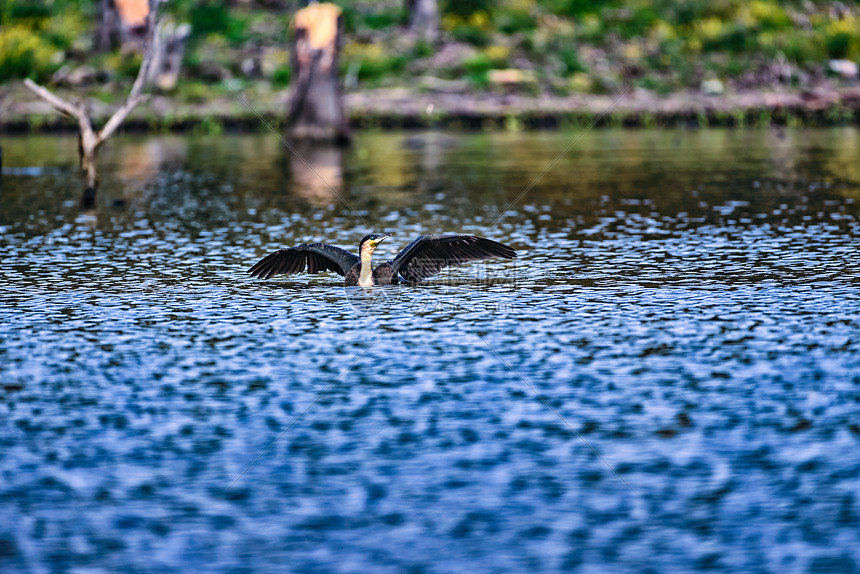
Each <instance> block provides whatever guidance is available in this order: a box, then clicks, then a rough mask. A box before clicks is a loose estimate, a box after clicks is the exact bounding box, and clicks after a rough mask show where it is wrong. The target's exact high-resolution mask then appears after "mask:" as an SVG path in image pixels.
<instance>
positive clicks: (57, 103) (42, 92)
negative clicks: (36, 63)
mask: <svg viewBox="0 0 860 574" xmlns="http://www.w3.org/2000/svg"><path fill="white" fill-rule="evenodd" d="M24 85H25V86H27V87H28V88H29V89H30V91H31V92H33V93H34V94H36V95H37V96H39V97H40V98H42V99H43V100H45V101H46V102H48V103H49V104H51V105H52V106H54V107H55V108H57V109H58V110H59V111H61V112H62V113H64V114H66V115H69V116H72V117H73V118H78V119H80V117H81V116H82V115H83V114H84V113H85V111H84V110H83V108H82V107H81V106H79V105H78V106H76V105H75V104H72V103H71V102H67V101H66V100H64V99H63V98H61V97H59V96H55V95H54V94H53V93H51V92H50V91H49V90H48V89H47V88H43V87H42V86H40V85H39V84H37V83H36V82H34V81H33V80H31V79H30V78H26V79H25V80H24Z"/></svg>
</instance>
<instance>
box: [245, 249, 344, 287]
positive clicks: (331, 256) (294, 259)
mask: <svg viewBox="0 0 860 574" xmlns="http://www.w3.org/2000/svg"><path fill="white" fill-rule="evenodd" d="M358 262H359V257H358V255H353V254H352V253H350V252H349V251H347V250H345V249H341V248H340V247H335V246H334V245H329V244H327V243H302V244H301V245H296V246H295V247H290V248H289V249H279V250H278V251H275V252H274V253H270V254H268V255H266V256H265V257H263V258H262V259H260V260H259V261H258V262H257V264H256V265H254V266H253V267H251V268H250V269H249V270H248V273H250V274H251V276H252V277H259V278H260V279H268V278H269V277H272V276H273V275H280V274H282V273H283V274H284V275H293V274H295V273H301V272H303V271H307V272H308V273H319V272H320V271H334V272H335V273H337V274H338V275H346V272H347V271H349V270H350V268H351V267H352V266H353V265H355V264H356V263H358Z"/></svg>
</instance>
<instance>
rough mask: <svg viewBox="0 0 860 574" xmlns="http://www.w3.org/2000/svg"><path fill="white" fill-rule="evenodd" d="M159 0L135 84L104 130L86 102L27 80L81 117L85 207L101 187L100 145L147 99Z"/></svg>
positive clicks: (153, 2)
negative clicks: (95, 123)
mask: <svg viewBox="0 0 860 574" xmlns="http://www.w3.org/2000/svg"><path fill="white" fill-rule="evenodd" d="M159 2H160V0H149V13H148V15H147V17H146V24H147V33H146V39H145V42H144V50H143V59H142V61H141V64H140V70H139V71H138V72H137V78H136V79H135V80H134V85H132V87H131V91H130V92H129V94H128V97H127V98H126V100H125V103H123V105H121V106H120V107H119V109H118V110H117V111H115V112H114V114H113V115H112V116H111V117H110V119H108V121H107V122H106V123H105V125H104V127H102V129H101V130H99V131H96V130H95V129H94V128H93V123H92V120H91V119H90V113H89V110H88V109H87V106H86V104H85V103H84V102H81V101H74V102H69V101H67V100H64V99H63V98H60V97H59V96H56V95H54V94H53V93H51V92H50V91H49V90H48V89H47V88H44V87H42V86H40V85H39V84H37V83H36V82H34V81H32V80H30V79H29V78H28V79H26V80H24V85H25V86H27V87H28V88H29V89H30V90H31V91H32V92H33V93H35V94H36V95H37V96H39V97H40V98H42V99H43V100H45V101H46V102H48V103H49V104H51V105H52V106H54V107H55V108H56V109H57V110H58V111H59V112H60V113H62V114H64V115H67V116H69V117H72V118H75V119H76V120H77V121H78V129H79V130H80V133H79V134H78V154H79V156H80V165H81V172H82V175H83V179H84V191H83V195H82V198H81V204H82V205H83V206H84V207H92V206H93V205H94V204H95V198H96V190H97V189H98V174H97V172H96V154H97V152H98V149H99V147H100V146H101V145H102V144H103V143H104V142H105V140H107V139H108V138H109V137H110V136H111V135H113V133H114V132H115V131H116V130H117V128H118V127H119V126H120V125H122V123H123V122H124V121H125V119H126V118H127V117H128V115H129V114H130V113H131V112H132V110H134V108H135V107H137V105H138V104H140V103H141V102H142V101H144V100H145V99H146V95H144V94H143V89H144V87H145V85H146V82H147V78H148V76H149V67H150V64H151V62H152V51H153V50H152V47H153V36H154V34H155V31H156V29H157V20H156V18H157V11H158V3H159Z"/></svg>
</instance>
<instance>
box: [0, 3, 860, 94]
mask: <svg viewBox="0 0 860 574" xmlns="http://www.w3.org/2000/svg"><path fill="white" fill-rule="evenodd" d="M334 2H335V3H336V4H338V5H340V6H341V7H342V8H343V18H344V31H345V38H344V46H343V51H342V55H341V61H340V65H341V68H342V72H343V73H344V75H346V76H347V77H348V78H350V81H348V84H347V85H348V88H349V89H355V88H359V89H360V88H368V87H377V86H408V87H411V86H414V85H416V84H417V83H418V82H417V80H418V79H419V78H422V77H427V76H432V77H436V78H440V79H442V80H467V85H469V86H471V87H472V89H484V88H491V87H492V85H491V84H492V81H491V78H494V77H497V78H500V77H506V76H503V75H502V74H496V75H495V76H494V75H493V74H492V71H493V70H503V69H508V68H516V69H518V70H520V71H521V72H523V77H528V78H533V79H534V80H532V81H536V82H537V85H538V87H539V91H540V92H547V93H556V94H566V93H573V92H589V93H612V92H615V91H617V90H618V89H619V88H620V87H621V86H623V85H629V84H631V83H632V84H633V85H636V86H638V87H640V88H644V89H647V90H651V91H653V92H655V93H657V94H668V93H671V92H674V91H678V90H686V89H700V88H701V87H702V85H703V82H705V81H708V80H719V81H720V82H721V83H722V85H725V86H728V87H729V88H731V87H735V88H738V89H745V88H757V87H763V86H767V85H769V84H776V83H783V84H786V83H787V84H790V85H794V86H799V87H803V86H804V85H805V82H809V81H812V80H811V78H821V77H822V76H823V75H825V74H827V73H828V65H827V62H828V60H829V59H848V60H852V61H854V62H857V61H858V60H860V11H859V10H858V7H857V5H856V3H855V2H842V3H839V2H824V1H813V2H810V1H805V2H804V1H801V0H791V1H777V0H753V1H751V2H749V1H745V0H652V1H647V0H603V1H588V0H462V1H460V0H440V2H439V6H440V12H441V21H440V38H439V41H438V43H437V44H435V45H431V44H428V43H426V42H424V41H419V40H417V39H415V38H411V37H410V36H408V35H407V34H404V31H405V29H406V27H408V23H409V13H408V11H407V8H406V2H405V0H377V1H364V2H359V1H355V0H334ZM273 5H275V6H281V8H280V9H273V8H271V6H273ZM298 5H299V3H298V2H291V1H284V2H280V3H272V2H264V1H262V0H259V1H256V2H254V1H251V2H235V1H227V0H220V1H209V0H207V1H204V0H172V1H171V2H168V3H166V4H164V5H163V8H162V10H163V12H164V13H165V14H166V15H167V16H169V17H171V18H173V19H174V20H176V21H182V22H189V23H191V25H192V35H191V37H190V39H189V44H188V50H187V52H186V56H185V63H184V68H183V81H182V82H180V84H179V86H178V87H177V94H175V96H177V97H178V98H179V99H180V100H183V99H184V100H186V101H192V102H193V101H200V100H201V99H203V98H205V97H206V95H207V94H212V93H219V92H220V91H222V90H223V89H222V88H221V87H220V86H221V85H222V84H223V82H224V81H226V80H229V79H233V80H236V79H238V80H242V81H245V82H249V83H256V84H259V83H267V84H268V85H269V86H270V87H271V88H272V89H284V88H285V87H286V86H287V85H288V84H289V81H290V77H291V73H290V69H289V56H288V46H287V44H286V38H287V30H288V26H289V22H290V18H291V15H292V12H293V11H294V10H295V9H296V8H297V7H298ZM95 11H96V3H95V2H83V3H82V2H77V1H73V0H46V1H44V2H32V1H31V0H5V2H4V3H2V4H0V83H2V82H8V81H11V80H16V79H20V78H24V77H31V78H33V79H35V80H37V81H40V82H50V81H51V79H52V78H53V77H55V74H56V73H57V71H58V70H60V69H61V68H64V67H65V68H66V69H75V68H78V67H81V66H90V67H92V68H95V69H96V70H99V72H100V73H102V74H104V75H105V76H106V77H107V78H109V79H110V78H117V79H123V78H129V77H133V76H134V74H135V69H136V66H137V63H138V62H139V59H138V58H136V57H134V56H129V55H128V53H120V52H119V51H118V52H117V53H114V54H94V53H93V52H92V37H93V30H92V26H93V22H94V21H95V16H96V14H95ZM507 77H515V76H507ZM529 85H530V86H531V84H529ZM714 85H716V84H714ZM512 89H514V88H512ZM529 89H533V88H529Z"/></svg>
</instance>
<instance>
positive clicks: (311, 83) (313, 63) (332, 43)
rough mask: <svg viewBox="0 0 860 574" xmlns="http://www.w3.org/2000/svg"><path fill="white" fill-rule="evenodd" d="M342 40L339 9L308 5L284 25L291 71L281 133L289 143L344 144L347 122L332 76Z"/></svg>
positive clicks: (334, 74) (334, 73)
mask: <svg viewBox="0 0 860 574" xmlns="http://www.w3.org/2000/svg"><path fill="white" fill-rule="evenodd" d="M342 37H343V17H342V16H341V9H340V8H338V7H337V6H335V5H334V4H329V3H322V4H311V5H310V6H308V7H307V8H302V9H301V10H299V11H298V12H296V14H295V16H293V21H292V23H291V24H290V43H291V48H292V50H291V56H290V64H291V67H292V73H293V85H292V93H291V96H290V99H289V108H288V110H287V134H288V136H289V137H291V138H293V139H300V140H321V141H334V142H338V143H347V142H348V141H349V123H348V120H347V117H346V113H345V112H344V106H343V93H342V92H341V89H340V78H339V77H338V60H339V58H338V56H339V52H340V47H341V44H342Z"/></svg>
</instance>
